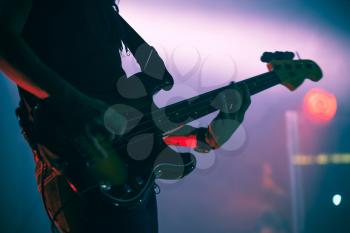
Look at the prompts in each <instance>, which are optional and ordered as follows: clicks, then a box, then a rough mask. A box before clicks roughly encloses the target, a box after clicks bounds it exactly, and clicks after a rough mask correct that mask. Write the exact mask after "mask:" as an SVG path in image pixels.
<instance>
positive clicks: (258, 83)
mask: <svg viewBox="0 0 350 233" xmlns="http://www.w3.org/2000/svg"><path fill="white" fill-rule="evenodd" d="M263 75H266V76H265V77H264V78H263V79H260V80H259V79H257V80H250V79H247V80H243V81H242V82H245V83H246V84H247V85H248V86H249V85H251V86H252V87H251V89H253V90H254V88H257V87H261V86H263V87H264V86H265V85H266V84H270V83H271V80H268V79H269V78H274V74H270V73H265V74H263ZM257 77H259V76H257ZM257 77H254V78H257ZM265 79H266V80H265ZM238 83H239V82H238ZM249 83H255V84H254V85H253V84H249ZM226 88H229V86H226V87H222V88H219V89H218V90H220V89H226ZM218 90H214V91H213V92H208V93H204V94H202V96H201V97H199V96H198V97H194V98H202V100H201V101H198V102H197V103H195V104H192V105H191V107H194V106H196V105H201V104H203V103H204V102H208V100H210V99H212V98H213V97H212V96H211V95H214V92H216V91H218ZM258 90H259V89H258ZM205 95H209V96H210V97H209V98H208V97H207V98H205ZM216 95H217V94H216ZM203 97H204V98H203ZM187 101H189V100H183V101H180V102H177V103H174V104H172V105H169V106H167V107H170V106H171V108H175V107H176V105H180V104H185V103H186V102H187ZM167 107H164V108H167ZM164 108H160V109H157V110H155V111H151V112H149V113H147V114H144V115H143V116H148V115H153V116H155V115H156V114H158V113H160V114H161V113H164V112H165V109H164ZM181 111H185V112H187V111H188V106H186V107H184V108H179V109H174V110H173V111H171V112H167V116H168V117H169V116H170V115H172V114H174V113H176V112H181ZM178 117H182V116H178ZM169 118H170V117H169ZM175 119H178V118H175ZM133 120H139V118H137V117H135V118H132V119H130V120H128V121H133ZM149 121H153V120H149ZM145 123H148V121H144V122H143V123H142V124H141V125H139V126H142V125H144V124H145Z"/></svg>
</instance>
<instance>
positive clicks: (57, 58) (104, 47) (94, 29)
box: [23, 0, 125, 95]
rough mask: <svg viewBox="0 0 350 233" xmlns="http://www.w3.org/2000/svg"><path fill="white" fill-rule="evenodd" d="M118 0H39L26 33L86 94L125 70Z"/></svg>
mask: <svg viewBox="0 0 350 233" xmlns="http://www.w3.org/2000/svg"><path fill="white" fill-rule="evenodd" d="M117 14H118V13H117V12H116V11H115V9H114V8H113V1H111V0H107V1H101V0H85V1H83V0H59V1H48V0H34V3H33V8H32V10H31V13H30V16H29V18H28V21H27V23H26V25H25V28H24V31H23V37H24V38H25V40H26V41H27V42H28V43H29V45H30V46H31V48H32V49H33V50H34V51H35V52H36V54H37V55H38V56H39V57H40V58H41V59H42V61H43V62H44V63H45V64H46V65H48V66H49V67H50V68H52V69H53V70H54V71H56V72H57V73H59V74H60V75H61V77H62V78H64V79H65V80H66V81H68V82H69V83H71V84H72V85H73V86H75V87H76V88H78V89H80V90H81V91H82V92H84V93H86V94H91V95H93V94H94V93H101V92H109V91H113V90H115V85H116V84H115V83H116V80H117V79H118V78H120V77H122V76H124V75H125V73H124V71H123V69H122V65H121V58H120V54H119V49H120V46H121V45H120V44H121V43H120V32H119V31H120V30H119V29H118V25H117V23H116V21H115V19H116V17H115V16H116V15H117Z"/></svg>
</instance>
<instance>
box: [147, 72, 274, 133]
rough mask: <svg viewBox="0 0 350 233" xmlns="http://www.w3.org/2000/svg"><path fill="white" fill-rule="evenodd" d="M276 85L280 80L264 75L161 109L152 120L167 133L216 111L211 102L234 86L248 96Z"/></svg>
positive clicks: (271, 74)
mask: <svg viewBox="0 0 350 233" xmlns="http://www.w3.org/2000/svg"><path fill="white" fill-rule="evenodd" d="M277 84H280V80H279V78H278V77H277V76H276V74H275V73H274V72H268V73H264V74H261V75H258V76H255V77H252V78H249V79H246V80H243V81H240V82H237V83H231V84H229V85H227V86H225V87H222V88H219V89H216V90H213V91H210V92H207V93H204V94H201V95H199V96H196V97H193V98H190V99H187V100H183V101H180V102H177V103H175V104H171V105H169V106H166V107H164V108H161V109H160V110H159V112H158V114H156V115H154V118H153V119H154V120H155V121H156V125H157V126H158V127H159V128H161V130H162V131H163V132H167V131H170V130H173V129H175V128H177V127H179V126H181V125H183V124H187V123H189V122H191V121H193V120H196V119H198V118H201V117H203V116H206V115H208V114H210V113H213V112H215V111H218V109H217V108H215V107H214V106H213V105H212V101H213V100H214V99H215V97H216V96H217V95H218V94H219V93H220V92H222V91H225V90H228V89H230V88H234V86H240V85H246V86H247V87H248V89H249V91H250V94H251V95H255V94H257V93H259V92H261V91H264V90H266V89H268V88H270V87H273V86H275V85H277Z"/></svg>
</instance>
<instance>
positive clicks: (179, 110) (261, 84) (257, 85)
mask: <svg viewBox="0 0 350 233" xmlns="http://www.w3.org/2000/svg"><path fill="white" fill-rule="evenodd" d="M248 80H249V79H248ZM252 81H253V80H252ZM258 82H259V84H256V85H253V86H252V90H254V89H258V91H259V89H262V90H263V89H266V87H269V86H270V84H271V83H272V82H271V80H269V81H268V82H266V80H263V81H260V80H259V81H256V82H255V83H258ZM247 85H249V84H247ZM257 87H259V88H257ZM205 94H207V93H204V94H203V95H205ZM208 94H213V93H210V92H209V93H208ZM211 99H212V97H211V96H210V98H208V97H207V98H204V99H203V100H201V101H199V102H198V103H196V104H193V105H191V106H192V107H195V106H196V105H202V104H203V103H204V102H208V101H210V100H211ZM170 106H171V105H170ZM203 108H204V109H205V108H207V106H204V107H203ZM203 108H202V109H203ZM200 110H201V109H198V111H200ZM218 110H219V109H218ZM182 111H185V112H188V107H186V108H180V109H177V110H174V111H173V112H171V113H167V117H168V118H170V117H169V115H172V114H173V113H174V112H182ZM214 111H215V110H214ZM214 111H213V112H214ZM164 112H165V110H164V109H163V108H162V109H159V110H155V111H152V112H150V113H148V114H145V115H143V116H148V115H150V114H157V113H164ZM181 117H183V115H180V114H179V115H178V116H177V117H172V119H173V120H177V119H179V118H181ZM138 119H139V118H133V119H131V120H129V121H132V120H138ZM154 121H155V120H154V119H152V120H146V121H144V122H142V124H140V125H138V127H141V126H143V125H146V124H149V123H152V122H154ZM167 124H169V122H168V123H167ZM171 124H177V125H178V124H180V123H171ZM159 126H160V125H159V124H158V126H157V125H153V126H151V127H148V128H146V129H142V131H147V130H150V129H153V128H160V127H159ZM135 134H136V133H135ZM132 136H134V134H133V135H130V137H132ZM128 137H129V135H128Z"/></svg>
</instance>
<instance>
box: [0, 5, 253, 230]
mask: <svg viewBox="0 0 350 233" xmlns="http://www.w3.org/2000/svg"><path fill="white" fill-rule="evenodd" d="M0 18H1V21H0V22H1V24H0V25H1V28H0V34H1V35H0V36H1V43H0V68H1V71H3V73H4V74H5V76H6V77H7V78H9V79H11V80H12V81H14V82H15V83H16V85H17V86H18V89H19V94H20V97H21V101H20V106H19V108H18V109H17V115H18V116H19V118H20V124H21V126H22V128H23V132H24V136H25V138H26V139H27V141H28V142H29V144H30V146H31V148H32V151H33V154H34V158H35V161H36V175H37V183H38V187H39V190H40V192H41V194H42V198H43V202H44V204H45V207H46V209H47V212H48V215H49V217H50V219H51V220H52V226H53V228H55V227H57V228H58V229H59V231H61V232H72V233H78V232H84V233H88V232H95V233H97V232H105V233H108V232H118V233H123V232H125V233H126V232H128V233H133V232H135V233H136V232H137V233H155V232H157V231H158V220H157V204H156V196H155V195H156V194H155V191H154V186H153V185H148V188H147V190H146V191H145V192H144V193H143V195H142V200H143V201H142V202H140V203H137V204H135V203H131V204H130V205H123V206H121V205H115V203H113V202H111V201H110V200H109V199H108V198H105V196H103V195H101V192H100V189H94V188H88V189H84V190H81V189H79V182H76V183H75V182H73V181H76V180H79V179H75V177H81V176H82V175H81V172H82V171H83V170H84V169H85V170H88V168H86V167H89V166H94V165H93V163H94V162H96V161H90V160H89V158H90V155H91V156H92V157H93V156H95V154H100V156H101V157H103V156H107V157H108V156H112V155H115V154H116V152H115V151H114V150H113V148H112V147H111V146H110V143H109V142H110V140H111V136H115V135H117V136H118V135H119V136H120V135H123V134H124V133H125V132H126V131H127V130H128V119H127V117H125V115H123V114H121V113H120V114H119V112H118V111H114V112H113V118H111V119H112V122H108V125H109V126H110V127H109V128H108V127H106V122H105V120H104V118H105V116H106V112H107V111H108V110H109V109H110V107H111V106H113V104H114V102H115V101H116V99H115V98H116V97H115V96H118V97H120V96H122V95H120V94H116V93H119V92H120V90H118V88H119V89H120V86H118V85H117V84H118V82H119V80H123V79H126V78H127V77H126V75H125V72H124V70H123V68H122V65H121V57H120V51H122V50H123V49H124V50H128V51H130V52H131V53H132V54H133V56H134V57H135V58H136V60H137V62H138V64H139V65H140V69H141V71H142V72H141V73H140V74H138V75H136V76H138V77H139V79H140V80H142V79H143V77H145V79H147V78H146V76H147V77H148V80H149V81H148V82H147V84H145V82H143V83H142V85H146V86H145V89H146V90H148V89H149V88H150V87H152V90H153V93H154V92H155V91H157V90H160V89H164V90H169V89H170V88H171V87H172V86H173V78H172V76H171V75H170V73H169V72H168V71H167V69H166V67H165V65H164V62H163V61H162V59H161V58H160V57H159V55H158V53H157V51H156V50H155V48H153V47H152V46H150V45H149V44H147V43H146V42H145V41H144V40H143V39H142V37H141V36H139V35H138V34H137V33H136V32H135V31H134V29H133V28H132V27H131V26H130V25H129V24H128V23H127V22H126V21H125V20H124V19H123V18H122V17H121V16H120V15H119V13H118V6H117V5H116V4H115V2H114V1H113V0H87V1H82V0H60V1H53V0H0ZM132 78H134V77H131V78H130V79H132ZM135 80H136V79H135ZM135 88H136V87H135ZM141 89H142V88H141ZM131 91H132V90H131V89H130V90H129V89H128V90H127V91H126V92H130V93H131ZM235 91H236V92H235V93H236V94H237V93H238V95H236V97H235V98H238V99H239V101H238V100H236V101H235V103H236V104H235V106H232V103H227V101H224V99H229V98H227V96H226V94H225V93H223V94H222V95H221V96H218V99H221V100H222V101H221V102H220V101H219V102H220V104H217V105H216V106H217V109H218V110H220V111H219V113H218V115H217V117H216V118H215V119H214V120H213V121H212V122H211V124H210V125H209V126H208V127H207V128H199V129H195V128H192V127H190V126H187V125H184V126H182V127H179V128H178V129H177V130H175V131H174V132H172V133H171V134H168V138H167V140H168V144H175V145H188V143H186V140H187V139H188V140H192V141H193V140H195V141H194V144H191V145H195V149H196V150H197V151H201V152H208V151H209V150H212V149H217V148H219V147H220V146H221V145H222V144H223V143H225V142H226V141H227V140H228V139H229V138H230V136H231V135H232V134H233V133H234V132H235V130H236V129H237V128H238V126H239V124H240V123H241V122H242V121H243V118H244V113H245V112H246V110H247V108H248V106H249V104H250V96H249V93H248V91H247V88H245V87H240V88H238V87H237V88H236V89H235ZM124 92H125V89H124ZM106 96H107V97H106ZM128 101H129V102H128ZM135 101H136V102H135ZM123 103H124V105H128V103H130V104H131V103H133V104H135V103H136V104H139V105H143V103H142V102H137V99H136V100H135V99H133V100H132V99H131V98H130V99H129V100H125V99H124V100H123ZM232 109H235V110H234V111H233V110H232ZM111 128H112V131H113V132H111ZM87 129H89V130H87ZM179 135H181V137H178V136H179ZM179 140H180V141H179ZM72 142H74V143H73V144H72ZM73 145H74V146H73ZM122 156H128V155H122ZM72 164H79V166H76V167H74V166H73V165H72ZM82 164H83V165H82ZM84 166H86V167H84ZM107 166H108V165H107ZM72 167H73V168H72ZM116 170H118V169H117V168H115V170H114V171H113V169H112V171H110V172H111V173H113V172H118V171H116ZM153 183H154V180H152V184H153ZM101 187H107V188H108V186H107V185H106V184H102V186H101Z"/></svg>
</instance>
